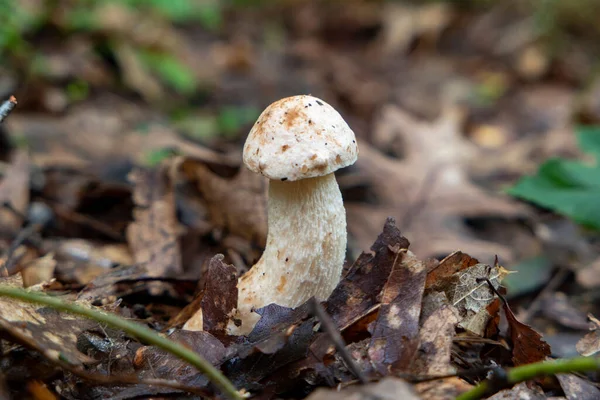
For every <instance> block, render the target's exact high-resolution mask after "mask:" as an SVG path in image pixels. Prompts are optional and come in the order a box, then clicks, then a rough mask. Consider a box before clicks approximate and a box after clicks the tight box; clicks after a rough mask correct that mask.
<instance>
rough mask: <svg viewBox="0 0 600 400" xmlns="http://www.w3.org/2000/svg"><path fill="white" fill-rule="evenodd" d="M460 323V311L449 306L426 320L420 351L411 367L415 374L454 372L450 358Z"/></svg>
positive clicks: (421, 331)
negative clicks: (453, 339) (457, 326)
mask: <svg viewBox="0 0 600 400" xmlns="http://www.w3.org/2000/svg"><path fill="white" fill-rule="evenodd" d="M458 321H459V315H458V310H456V308H454V307H453V306H451V305H449V304H447V305H443V306H441V307H440V308H438V309H437V310H435V311H434V312H433V313H432V314H431V315H429V316H428V317H427V318H426V319H425V321H424V322H423V325H422V327H421V330H420V331H419V343H420V344H419V351H418V353H417V357H416V359H415V360H414V363H413V364H412V366H411V370H412V372H413V373H414V374H417V375H430V376H432V375H447V374H451V373H453V372H454V368H453V367H452V366H451V364H450V358H451V355H452V354H451V353H452V338H453V337H454V334H455V330H456V325H457V324H458Z"/></svg>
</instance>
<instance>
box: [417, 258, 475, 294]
mask: <svg viewBox="0 0 600 400" xmlns="http://www.w3.org/2000/svg"><path fill="white" fill-rule="evenodd" d="M476 264H479V261H478V260H477V259H475V258H473V257H471V256H470V255H468V254H465V253H463V252H461V251H455V252H454V253H452V254H450V255H448V256H446V258H444V259H443V260H442V261H440V263H439V264H438V265H436V266H435V268H434V269H433V270H431V271H428V272H427V279H426V281H425V288H426V289H427V290H436V289H439V288H441V287H444V286H446V285H447V281H448V280H449V279H451V277H452V275H454V274H455V273H457V272H459V271H462V270H463V269H466V268H469V267H472V266H474V265H476Z"/></svg>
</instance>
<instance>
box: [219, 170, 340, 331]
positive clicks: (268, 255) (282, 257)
mask: <svg viewBox="0 0 600 400" xmlns="http://www.w3.org/2000/svg"><path fill="white" fill-rule="evenodd" d="M345 254H346V211H345V209H344V205H343V201H342V194H341V192H340V189H339V186H338V184H337V182H336V180H335V175H334V174H333V173H330V174H327V175H324V176H321V177H315V178H308V179H302V180H298V181H293V182H290V181H283V182H282V181H277V180H270V183H269V197H268V233H267V245H266V248H265V251H264V253H263V255H262V257H261V258H260V260H258V262H257V263H256V264H255V265H254V266H253V267H252V268H251V269H250V271H248V272H247V273H246V274H245V275H244V276H242V277H241V278H240V280H239V283H238V293H239V294H238V310H237V315H236V318H239V319H240V320H241V321H242V325H241V327H240V328H239V329H236V328H234V327H233V326H230V329H231V330H232V331H236V332H235V333H236V334H247V333H249V332H250V331H251V330H252V328H253V327H254V325H255V324H256V322H257V321H258V320H259V319H260V316H259V315H258V314H256V313H254V312H252V308H260V307H264V306H266V305H268V304H271V303H276V304H278V305H281V306H286V307H296V306H299V305H301V304H302V303H304V302H305V301H306V300H308V299H309V298H311V297H312V296H315V297H316V298H317V299H318V300H325V299H327V298H328V297H329V295H330V294H331V292H332V291H333V289H335V287H336V285H337V283H338V282H339V279H340V275H341V273H342V269H343V264H344V258H345ZM232 333H233V332H232Z"/></svg>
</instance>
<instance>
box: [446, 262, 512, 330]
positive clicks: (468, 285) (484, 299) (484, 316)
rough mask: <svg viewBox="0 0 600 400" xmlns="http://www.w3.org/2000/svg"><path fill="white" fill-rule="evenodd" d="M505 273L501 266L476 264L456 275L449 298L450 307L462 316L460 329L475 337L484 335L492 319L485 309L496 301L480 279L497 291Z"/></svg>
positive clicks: (494, 296)
mask: <svg viewBox="0 0 600 400" xmlns="http://www.w3.org/2000/svg"><path fill="white" fill-rule="evenodd" d="M507 273H508V271H507V270H505V269H504V268H502V266H494V267H490V266H488V265H485V264H476V265H474V266H472V267H470V268H468V269H466V270H463V271H461V272H459V273H457V275H456V278H457V280H456V281H455V287H454V291H453V293H451V294H449V297H450V301H451V302H452V305H454V306H455V307H457V308H458V310H459V312H460V313H461V315H462V316H463V320H462V321H461V322H460V324H459V325H460V326H461V327H463V328H465V329H467V330H469V331H470V332H473V333H475V334H477V335H480V336H483V335H484V332H485V328H486V326H487V324H488V322H489V320H490V319H491V317H492V316H491V315H490V314H489V313H488V308H487V307H488V306H489V305H490V304H491V303H492V302H493V301H494V300H495V299H496V295H495V294H494V292H493V291H492V290H491V288H490V287H489V286H488V283H487V281H486V280H482V278H487V279H488V280H489V281H490V282H491V283H492V285H494V287H495V288H496V289H498V287H499V286H500V282H502V279H503V278H504V276H506V274H507Z"/></svg>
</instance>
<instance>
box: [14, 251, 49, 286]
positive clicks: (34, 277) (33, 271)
mask: <svg viewBox="0 0 600 400" xmlns="http://www.w3.org/2000/svg"><path fill="white" fill-rule="evenodd" d="M55 268H56V260H55V259H54V254H53V253H48V254H46V255H45V256H43V257H39V258H37V259H35V260H33V261H32V262H29V263H27V265H24V266H23V269H22V270H21V277H22V278H23V287H29V286H33V285H37V284H38V283H43V282H48V281H50V279H52V277H53V276H54V269H55Z"/></svg>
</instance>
